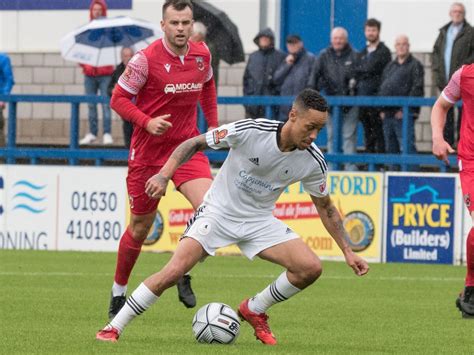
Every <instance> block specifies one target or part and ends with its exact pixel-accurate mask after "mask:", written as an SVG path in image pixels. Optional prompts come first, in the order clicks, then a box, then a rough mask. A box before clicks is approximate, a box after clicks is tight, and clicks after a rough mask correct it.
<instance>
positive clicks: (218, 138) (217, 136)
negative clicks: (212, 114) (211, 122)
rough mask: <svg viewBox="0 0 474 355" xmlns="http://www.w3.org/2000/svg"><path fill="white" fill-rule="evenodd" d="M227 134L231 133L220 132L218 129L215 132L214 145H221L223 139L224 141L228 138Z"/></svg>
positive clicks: (224, 130)
mask: <svg viewBox="0 0 474 355" xmlns="http://www.w3.org/2000/svg"><path fill="white" fill-rule="evenodd" d="M227 133H229V132H228V131H227V130H226V129H222V130H220V131H219V130H218V129H216V130H215V131H214V132H213V138H214V144H219V143H220V141H221V139H224V138H225V137H226V136H227Z"/></svg>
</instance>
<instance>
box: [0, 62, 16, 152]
mask: <svg viewBox="0 0 474 355" xmlns="http://www.w3.org/2000/svg"><path fill="white" fill-rule="evenodd" d="M13 85H15V81H14V80H13V71H12V65H11V62H10V58H9V57H8V55H7V54H6V53H0V95H10V92H11V91H12V88H13ZM4 109H5V103H4V102H0V147H4V146H5V116H4V115H3V110H4Z"/></svg>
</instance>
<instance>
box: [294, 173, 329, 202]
mask: <svg viewBox="0 0 474 355" xmlns="http://www.w3.org/2000/svg"><path fill="white" fill-rule="evenodd" d="M301 183H302V185H303V189H304V190H305V191H306V192H307V193H308V194H310V195H312V196H316V197H324V196H327V195H328V194H329V191H328V187H327V175H326V174H324V173H321V172H320V171H315V173H314V174H311V175H310V176H308V177H306V178H304V179H303V180H301Z"/></svg>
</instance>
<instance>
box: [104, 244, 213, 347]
mask: <svg viewBox="0 0 474 355" xmlns="http://www.w3.org/2000/svg"><path fill="white" fill-rule="evenodd" d="M206 255H207V253H206V252H205V251H204V249H203V247H202V246H201V244H200V243H199V242H198V241H196V240H194V239H192V238H184V239H182V240H181V241H180V243H179V244H178V247H177V248H176V251H175V252H174V254H173V256H172V257H171V259H170V261H169V262H168V263H167V264H166V265H165V267H164V268H163V269H161V271H159V272H157V273H156V274H153V275H151V276H150V277H148V278H147V279H146V280H145V281H143V282H142V283H141V284H140V285H139V286H138V287H137V288H136V289H135V291H133V292H132V294H131V295H130V297H129V298H128V299H127V301H126V303H125V305H124V306H123V307H122V309H121V310H120V311H119V312H118V314H117V315H116V316H115V317H114V318H113V319H112V320H111V321H110V323H109V324H108V325H107V326H106V327H105V328H104V329H102V330H101V331H100V332H98V333H97V335H96V339H98V340H103V341H112V342H115V341H117V340H118V338H119V336H120V334H121V333H122V332H123V330H124V328H125V327H126V326H127V325H128V324H129V323H130V322H131V321H132V320H133V319H134V318H135V317H136V316H138V315H140V314H142V313H143V312H145V311H146V310H147V309H148V308H149V307H151V306H152V305H153V304H154V303H155V302H156V301H157V300H158V298H159V296H161V294H162V293H163V292H164V291H165V290H166V289H168V288H169V287H171V286H173V285H175V284H176V283H177V282H178V280H179V279H180V278H181V277H182V276H183V275H184V274H185V273H186V272H188V271H189V270H190V269H191V268H192V267H193V266H194V265H196V263H197V262H198V261H199V260H201V259H202V258H203V257H205V256H206Z"/></svg>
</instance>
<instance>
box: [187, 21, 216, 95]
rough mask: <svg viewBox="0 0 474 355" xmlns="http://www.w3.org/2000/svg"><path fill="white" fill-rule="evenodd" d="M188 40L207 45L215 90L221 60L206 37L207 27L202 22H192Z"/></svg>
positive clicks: (214, 47)
mask: <svg viewBox="0 0 474 355" xmlns="http://www.w3.org/2000/svg"><path fill="white" fill-rule="evenodd" d="M189 40H190V41H193V42H205V43H206V44H207V47H208V48H209V52H211V55H212V61H211V67H212V71H213V73H214V83H215V84H216V89H217V86H218V84H219V62H220V60H221V58H220V57H219V52H218V51H217V48H216V46H215V45H214V43H212V41H210V40H209V39H208V37H207V27H206V26H205V25H204V24H203V23H202V22H199V21H196V22H194V24H193V34H192V35H191V38H190V39H189Z"/></svg>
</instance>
